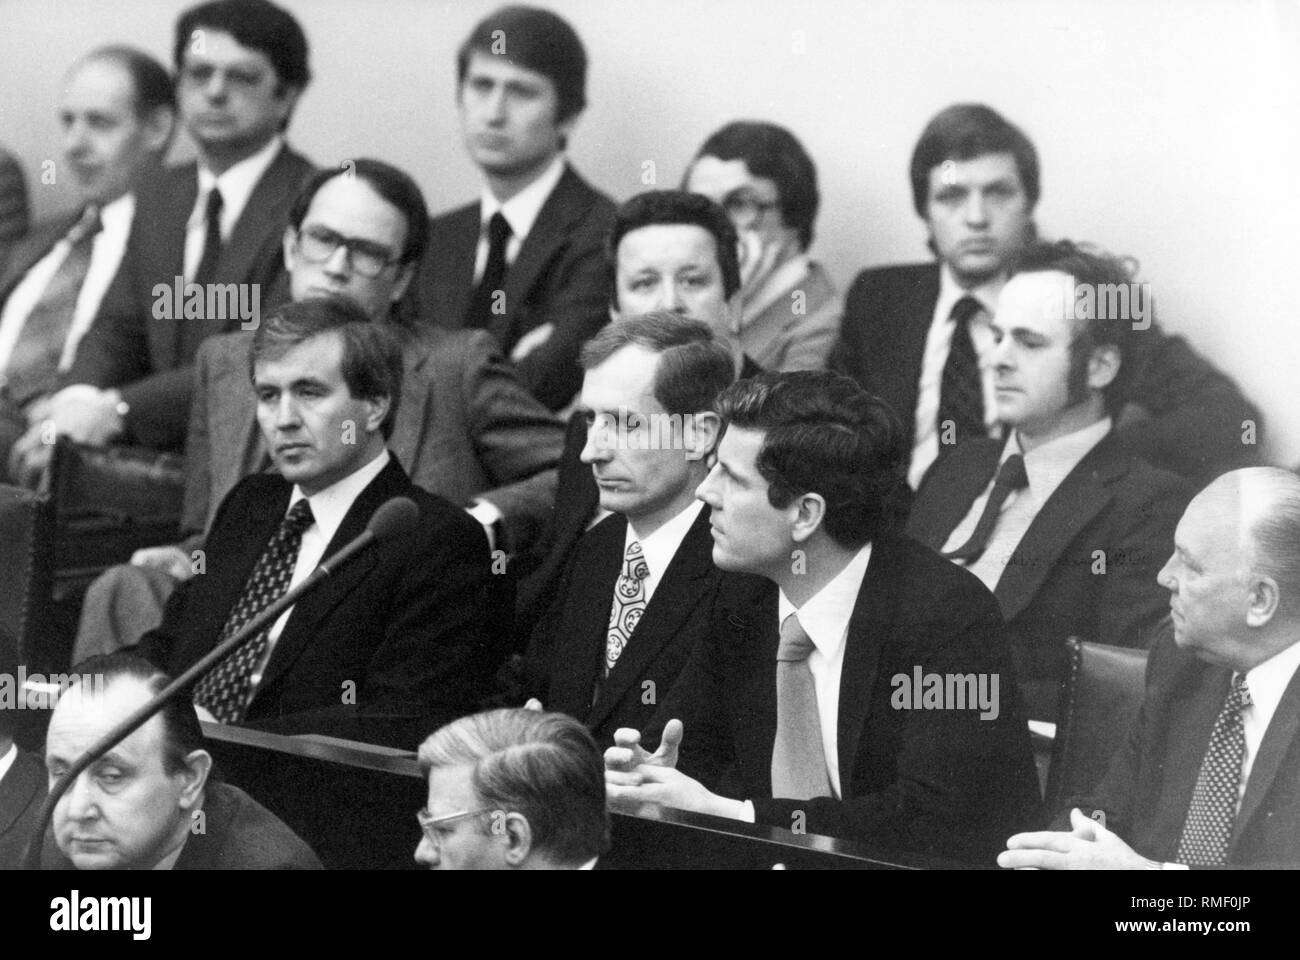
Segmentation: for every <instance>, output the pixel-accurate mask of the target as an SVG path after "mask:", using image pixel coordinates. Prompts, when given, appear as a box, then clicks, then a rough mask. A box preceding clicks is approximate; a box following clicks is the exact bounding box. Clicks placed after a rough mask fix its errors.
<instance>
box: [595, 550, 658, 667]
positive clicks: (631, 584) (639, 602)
mask: <svg viewBox="0 0 1300 960" xmlns="http://www.w3.org/2000/svg"><path fill="white" fill-rule="evenodd" d="M648 576H650V568H649V567H647V566H646V562H645V554H643V553H642V552H641V541H640V540H633V541H632V542H631V543H629V544H628V545H627V554H626V556H624V558H623V570H622V572H621V573H619V575H618V582H617V583H615V584H614V603H613V606H611V607H610V610H609V631H608V633H606V635H605V676H609V672H610V671H611V670H613V669H614V664H616V663H618V658H619V657H620V656H621V655H622V653H623V648H624V647H626V646H627V644H628V641H629V640H631V639H632V631H633V630H635V629H636V625H637V624H638V623H640V622H641V614H643V613H645V607H646V599H645V578H646V577H648Z"/></svg>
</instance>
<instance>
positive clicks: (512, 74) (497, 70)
mask: <svg viewBox="0 0 1300 960" xmlns="http://www.w3.org/2000/svg"><path fill="white" fill-rule="evenodd" d="M507 42H508V41H507ZM465 77H466V79H469V78H470V77H491V78H492V79H494V80H498V81H501V82H504V83H510V82H515V83H526V84H528V85H530V86H532V85H536V86H541V87H546V88H547V89H553V88H554V83H553V82H552V80H551V78H550V77H548V76H547V75H546V74H544V73H540V72H539V71H537V70H531V69H529V68H528V67H524V66H520V65H519V64H517V63H511V62H510V61H509V60H507V59H506V58H505V57H501V56H497V55H495V54H491V53H485V52H484V51H482V50H472V51H470V58H469V64H468V65H467V66H466V68H465Z"/></svg>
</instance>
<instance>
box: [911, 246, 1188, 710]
mask: <svg viewBox="0 0 1300 960" xmlns="http://www.w3.org/2000/svg"><path fill="white" fill-rule="evenodd" d="M1127 283H1129V274H1128V272H1127V271H1126V269H1125V265H1124V263H1123V262H1122V261H1120V260H1118V259H1115V258H1111V257H1107V256H1104V255H1101V254H1097V253H1090V252H1087V251H1085V250H1084V249H1081V248H1080V247H1077V246H1076V245H1075V244H1073V243H1070V242H1069V241H1068V240H1061V241H1058V242H1056V243H1034V244H1031V245H1030V246H1029V247H1028V248H1026V250H1025V251H1024V253H1023V254H1021V257H1020V259H1019V262H1018V264H1017V272H1016V273H1014V274H1013V275H1012V277H1011V279H1010V280H1008V281H1007V284H1006V286H1004V287H1003V288H1002V293H1001V296H1000V297H999V300H998V305H997V313H996V315H995V316H994V318H993V321H992V323H991V324H990V331H991V332H992V334H993V338H994V347H993V352H992V354H991V362H992V364H993V369H994V372H995V375H996V380H995V385H996V388H997V389H996V392H995V402H994V412H995V414H996V416H997V419H998V422H999V423H1000V424H1002V425H1003V426H1004V427H1005V428H1007V429H1008V436H1007V439H1006V440H1005V441H1001V440H995V439H992V438H991V437H975V438H972V439H970V440H967V441H965V442H963V443H960V444H958V445H957V447H956V449H954V450H953V452H952V453H951V454H949V455H948V456H946V457H943V458H941V459H940V460H939V461H937V462H936V463H935V465H934V466H933V467H932V468H931V469H930V471H929V472H928V473H927V474H926V477H925V480H924V481H923V482H922V484H921V489H920V490H919V491H918V492H917V496H916V501H915V503H914V504H913V505H912V512H911V517H910V518H909V521H908V532H909V533H910V534H911V535H912V536H914V537H916V539H918V540H920V541H921V542H922V543H924V544H925V545H926V546H928V547H930V548H931V549H933V550H935V551H938V552H939V553H941V554H942V555H943V556H945V557H947V558H949V559H950V560H952V561H953V562H954V563H959V564H962V565H963V566H965V567H966V568H967V569H969V570H970V571H971V572H972V573H974V574H975V575H976V576H977V577H979V578H980V579H981V580H982V581H983V582H984V584H985V586H987V587H988V588H989V589H990V590H992V591H993V594H994V596H996V597H997V598H998V603H999V604H1000V605H1001V607H1002V615H1003V616H1004V617H1005V618H1006V621H1007V635H1008V639H1009V641H1010V644H1011V653H1012V656H1013V657H1014V658H1015V666H1016V676H1017V677H1018V678H1019V679H1020V683H1021V688H1022V690H1023V692H1024V694H1025V700H1026V703H1027V705H1028V708H1029V716H1030V717H1032V718H1035V719H1042V720H1054V719H1055V716H1056V701H1057V688H1058V684H1059V683H1060V681H1061V680H1062V679H1063V678H1064V676H1065V668H1066V650H1065V640H1066V638H1068V637H1079V638H1081V639H1085V640H1092V641H1095V642H1098V643H1108V644H1112V645H1118V646H1128V647H1146V646H1147V644H1148V642H1149V641H1150V636H1149V633H1150V631H1151V630H1152V629H1153V628H1154V627H1155V626H1156V624H1157V623H1159V622H1160V620H1161V618H1162V617H1164V615H1165V611H1166V602H1165V601H1166V598H1165V594H1164V591H1163V590H1161V589H1160V587H1159V585H1158V584H1157V583H1156V571H1157V570H1159V569H1160V564H1161V563H1163V562H1164V559H1165V557H1166V556H1168V553H1169V545H1170V544H1171V543H1172V541H1173V533H1174V526H1175V525H1176V524H1177V522H1178V517H1179V515H1180V514H1181V512H1182V508H1183V506H1184V505H1185V504H1186V503H1187V500H1188V499H1189V498H1190V496H1191V491H1190V489H1188V486H1187V484H1186V482H1185V481H1184V480H1182V479H1181V478H1179V477H1177V476H1175V475H1174V474H1171V473H1166V472H1165V471H1163V470H1156V469H1154V468H1152V467H1151V466H1149V465H1148V464H1147V463H1145V462H1144V461H1142V460H1139V459H1137V458H1136V457H1133V456H1132V455H1130V454H1129V453H1128V452H1127V451H1126V450H1125V449H1124V447H1123V445H1122V444H1120V443H1117V442H1116V440H1115V434H1114V430H1113V427H1112V424H1113V420H1112V419H1111V418H1112V417H1113V416H1116V415H1118V412H1119V409H1120V408H1121V407H1122V406H1123V403H1124V396H1125V390H1126V387H1127V381H1128V376H1127V374H1128V370H1129V361H1130V359H1131V358H1132V355H1133V347H1134V339H1135V338H1136V337H1137V336H1138V335H1139V334H1138V333H1137V332H1136V331H1134V330H1132V328H1131V324H1130V320H1129V318H1128V317H1127V316H1124V315H1122V311H1119V310H1116V309H1113V307H1114V305H1113V304H1108V303H1106V302H1104V298H1098V297H1097V296H1096V295H1095V291H1097V290H1101V289H1104V288H1108V287H1116V286H1118V285H1120V284H1127Z"/></svg>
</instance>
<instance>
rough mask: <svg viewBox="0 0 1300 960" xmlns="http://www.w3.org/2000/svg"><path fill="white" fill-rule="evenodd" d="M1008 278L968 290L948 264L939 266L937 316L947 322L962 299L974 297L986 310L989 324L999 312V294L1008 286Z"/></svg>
mask: <svg viewBox="0 0 1300 960" xmlns="http://www.w3.org/2000/svg"><path fill="white" fill-rule="evenodd" d="M1006 282H1007V279H1006V277H1001V276H998V277H994V278H993V279H992V280H990V281H988V282H987V283H982V284H980V285H979V286H978V287H973V288H972V289H970V290H967V289H966V288H965V287H963V286H962V285H961V284H960V283H958V282H957V278H956V277H954V276H953V274H952V269H951V268H950V267H949V266H948V264H947V263H940V264H939V299H938V301H937V302H936V303H935V307H934V311H935V316H937V317H943V318H944V319H945V320H947V319H948V318H949V317H950V316H951V315H952V308H953V307H955V306H956V305H957V301H958V300H960V299H961V298H962V297H966V296H970V297H974V298H975V299H976V300H978V301H979V302H980V306H982V307H983V308H984V317H985V320H986V322H987V320H988V319H989V318H991V317H992V316H993V314H994V313H995V312H997V306H998V294H1000V293H1001V292H1002V287H1003V286H1004V285H1005V284H1006Z"/></svg>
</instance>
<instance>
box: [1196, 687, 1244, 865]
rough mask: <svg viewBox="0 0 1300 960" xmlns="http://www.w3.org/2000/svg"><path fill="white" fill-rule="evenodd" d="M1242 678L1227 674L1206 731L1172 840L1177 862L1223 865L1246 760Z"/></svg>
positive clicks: (1225, 860)
mask: <svg viewBox="0 0 1300 960" xmlns="http://www.w3.org/2000/svg"><path fill="white" fill-rule="evenodd" d="M1250 704H1251V699H1250V690H1248V689H1247V687H1246V677H1245V675H1244V674H1241V673H1234V674H1233V675H1232V688H1231V689H1230V690H1229V691H1228V698H1227V699H1226V700H1225V701H1224V702H1223V709H1222V710H1220V711H1219V718H1218V719H1217V720H1215V721H1214V729H1213V730H1211V731H1210V746H1209V748H1208V749H1207V750H1206V751H1205V759H1204V760H1202V761H1201V772H1200V774H1199V775H1198V776H1197V778H1196V789H1195V790H1193V791H1192V802H1191V805H1190V806H1189V807H1188V808H1187V819H1186V820H1185V821H1184V822H1183V834H1182V836H1181V837H1180V838H1179V840H1178V862H1179V863H1185V864H1188V865H1189V866H1194V867H1214V866H1223V864H1225V863H1227V860H1228V843H1229V842H1230V841H1231V840H1232V825H1233V823H1234V822H1235V821H1236V819H1237V797H1238V795H1239V788H1240V784H1241V764H1242V761H1243V760H1245V758H1246V731H1245V726H1244V724H1243V723H1242V720H1241V711H1242V710H1244V709H1245V708H1246V707H1248V706H1250Z"/></svg>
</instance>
